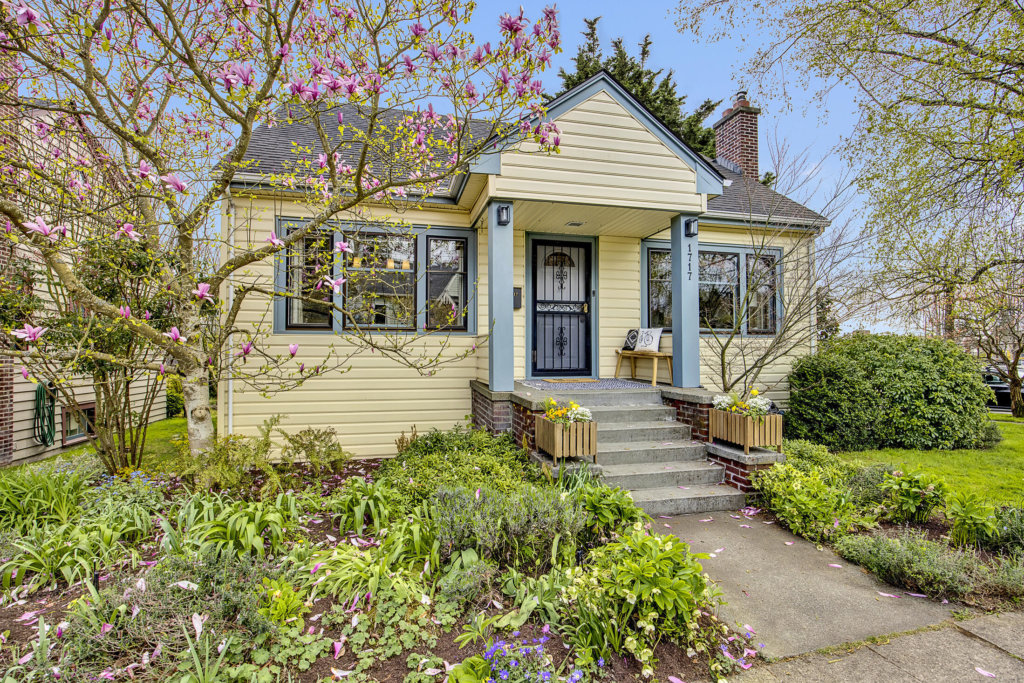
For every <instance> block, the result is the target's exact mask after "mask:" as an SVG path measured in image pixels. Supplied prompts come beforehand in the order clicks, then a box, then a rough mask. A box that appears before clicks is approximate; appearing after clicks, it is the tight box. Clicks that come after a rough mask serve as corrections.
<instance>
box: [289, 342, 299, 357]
mask: <svg viewBox="0 0 1024 683" xmlns="http://www.w3.org/2000/svg"><path fill="white" fill-rule="evenodd" d="M298 352H299V345H298V344H289V345H288V353H290V354H291V356H292V358H295V354H296V353H298Z"/></svg>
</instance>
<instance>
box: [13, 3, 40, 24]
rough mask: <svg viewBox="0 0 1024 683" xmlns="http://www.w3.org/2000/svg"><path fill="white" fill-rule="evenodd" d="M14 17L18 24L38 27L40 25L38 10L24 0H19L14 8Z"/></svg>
mask: <svg viewBox="0 0 1024 683" xmlns="http://www.w3.org/2000/svg"><path fill="white" fill-rule="evenodd" d="M14 19H15V21H17V22H18V26H26V25H28V26H35V27H36V28H37V29H38V28H39V27H40V25H41V23H40V21H39V12H37V11H35V10H34V9H32V8H31V7H29V6H28V5H26V4H25V0H21V2H20V3H19V4H18V5H17V6H16V7H15V8H14Z"/></svg>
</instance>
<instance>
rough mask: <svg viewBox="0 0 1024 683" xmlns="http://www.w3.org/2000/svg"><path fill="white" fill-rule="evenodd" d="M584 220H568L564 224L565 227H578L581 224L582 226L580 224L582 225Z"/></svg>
mask: <svg viewBox="0 0 1024 683" xmlns="http://www.w3.org/2000/svg"><path fill="white" fill-rule="evenodd" d="M585 222H586V221H569V222H568V223H566V224H565V226H566V227H567V228H579V227H581V226H582V225H583V224H584V223H585Z"/></svg>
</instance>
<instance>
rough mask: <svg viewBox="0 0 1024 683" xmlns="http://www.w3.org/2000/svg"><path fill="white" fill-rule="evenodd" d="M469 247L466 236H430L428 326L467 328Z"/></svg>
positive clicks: (434, 327)
mask: <svg viewBox="0 0 1024 683" xmlns="http://www.w3.org/2000/svg"><path fill="white" fill-rule="evenodd" d="M468 250H469V242H468V240H466V239H465V238H463V237H427V263H426V276H427V311H426V314H427V329H431V330H465V329H466V327H467V322H468V317H469V310H468V308H467V305H466V299H467V291H468V283H467V281H466V278H467V271H466V257H467V252H468Z"/></svg>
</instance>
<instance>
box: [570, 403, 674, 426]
mask: <svg viewBox="0 0 1024 683" xmlns="http://www.w3.org/2000/svg"><path fill="white" fill-rule="evenodd" d="M590 412H591V414H592V415H593V416H594V422H597V423H598V431H600V429H601V425H609V424H618V423H623V422H656V421H670V420H674V419H675V417H676V410H675V408H673V407H672V406H665V405H661V404H640V405H635V406H594V407H593V408H591V409H590Z"/></svg>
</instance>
